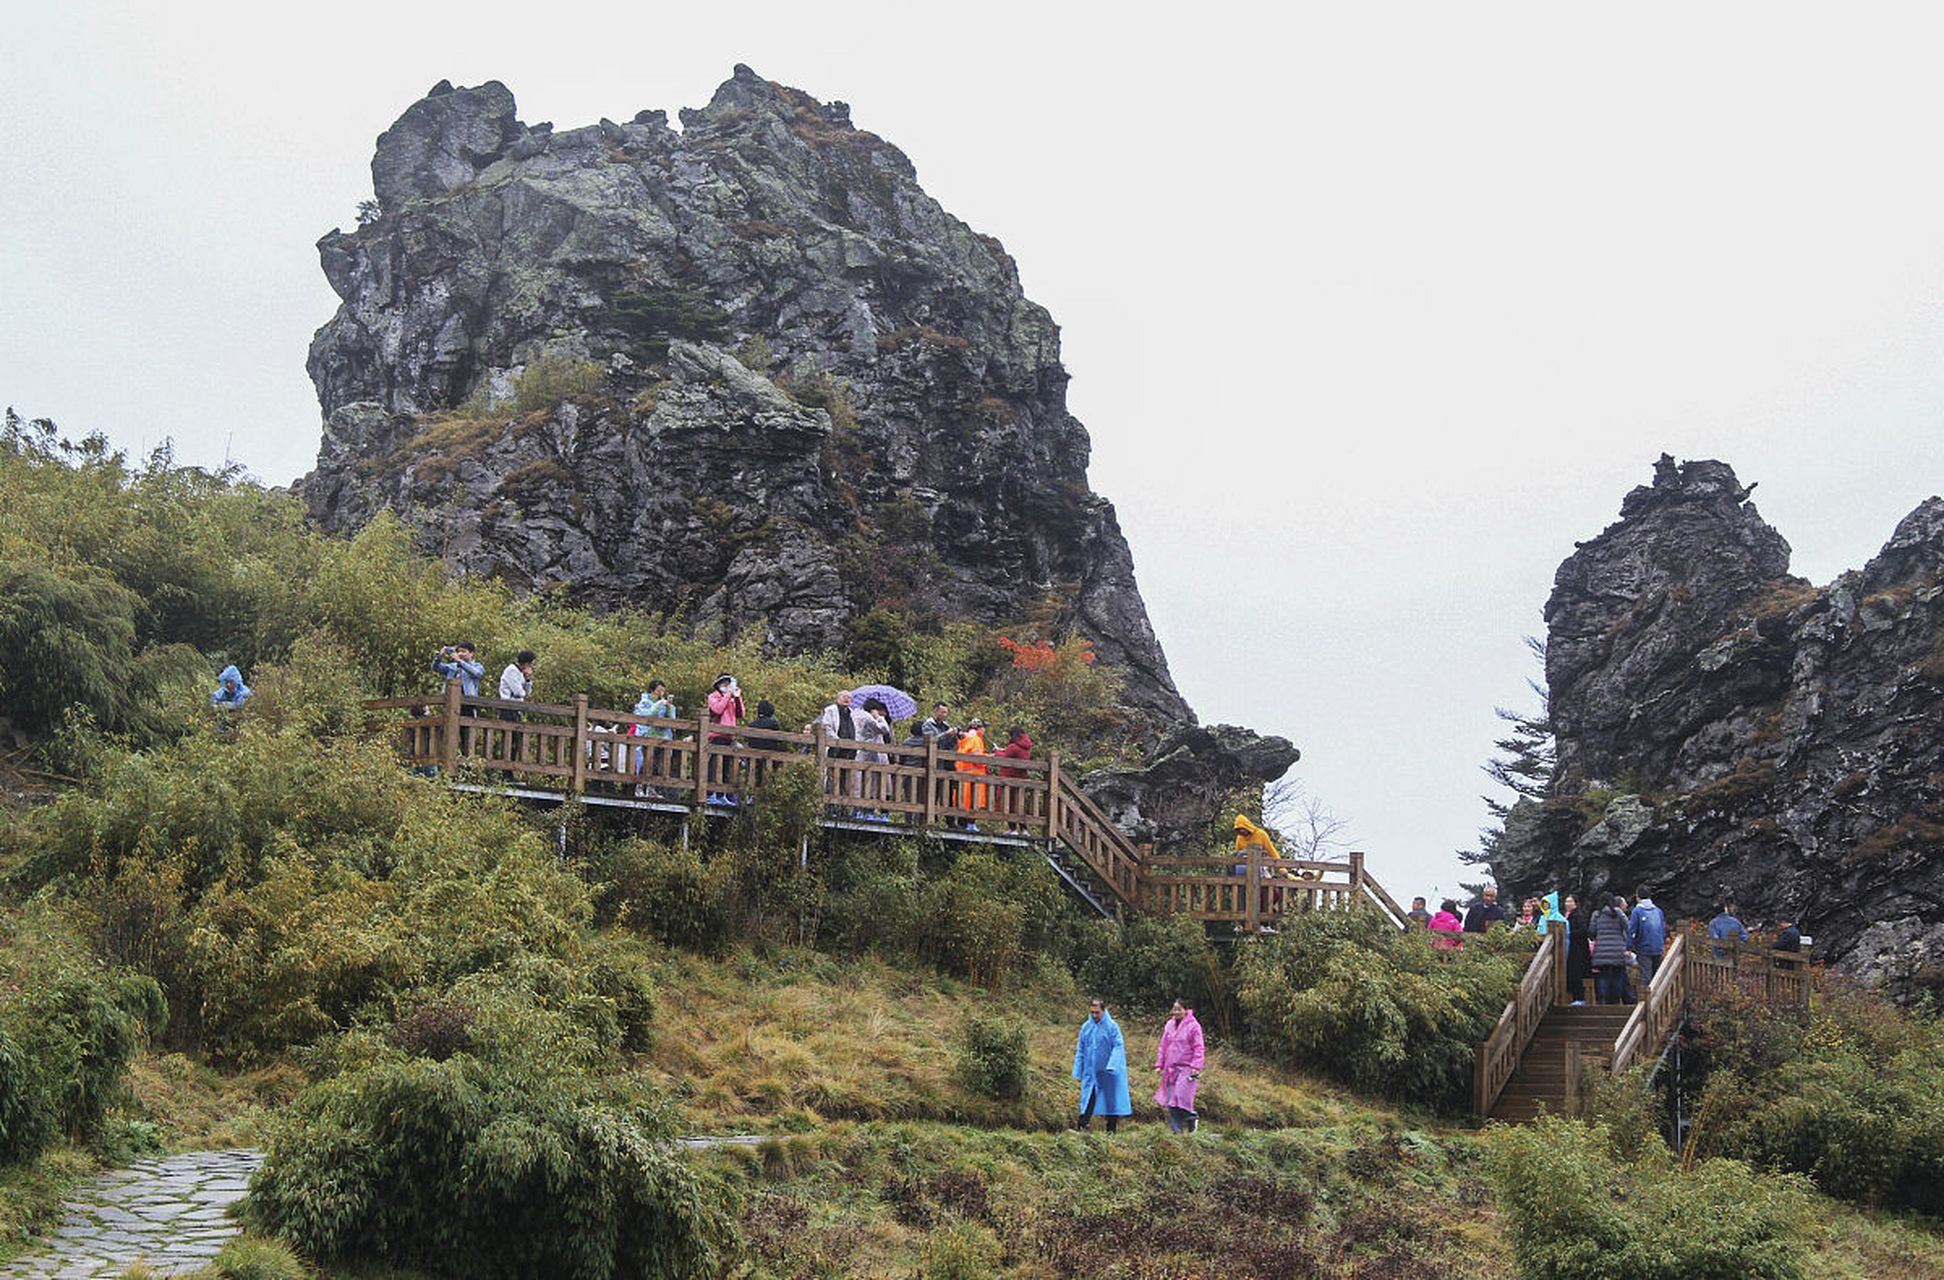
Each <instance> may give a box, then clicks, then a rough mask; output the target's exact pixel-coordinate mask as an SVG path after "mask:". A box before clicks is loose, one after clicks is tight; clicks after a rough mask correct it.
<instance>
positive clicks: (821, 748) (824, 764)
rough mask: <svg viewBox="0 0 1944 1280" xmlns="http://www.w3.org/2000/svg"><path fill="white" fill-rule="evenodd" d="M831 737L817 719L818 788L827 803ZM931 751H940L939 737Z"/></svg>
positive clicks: (933, 740) (934, 752) (828, 798)
mask: <svg viewBox="0 0 1944 1280" xmlns="http://www.w3.org/2000/svg"><path fill="white" fill-rule="evenodd" d="M829 738H830V733H829V731H828V730H826V729H825V728H824V723H823V721H821V720H819V721H817V743H816V747H815V754H816V760H817V790H818V791H820V792H821V793H822V794H823V798H824V803H825V804H829V803H830V781H831V778H830V744H829ZM931 751H932V754H934V755H936V754H937V752H938V739H936V738H933V739H932V745H931Z"/></svg>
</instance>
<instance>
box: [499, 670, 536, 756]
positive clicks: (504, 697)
mask: <svg viewBox="0 0 1944 1280" xmlns="http://www.w3.org/2000/svg"><path fill="white" fill-rule="evenodd" d="M534 661H535V658H534V653H533V650H531V649H522V650H520V651H519V652H518V653H517V654H515V655H514V656H513V661H511V662H509V663H507V664H506V670H504V671H502V672H500V682H499V696H500V700H501V701H502V702H526V701H528V700H530V699H531V698H532V697H533V663H534ZM500 719H502V720H513V721H518V720H519V719H520V713H519V712H518V711H515V710H513V709H512V708H511V707H501V708H500ZM509 736H510V741H509V742H508V744H507V745H508V747H509V751H508V758H509V759H513V760H524V759H526V756H525V754H524V752H523V748H524V747H525V746H526V743H525V741H524V740H523V736H524V735H521V734H518V733H515V734H512V735H509Z"/></svg>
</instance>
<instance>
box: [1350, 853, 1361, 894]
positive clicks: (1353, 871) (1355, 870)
mask: <svg viewBox="0 0 1944 1280" xmlns="http://www.w3.org/2000/svg"><path fill="white" fill-rule="evenodd" d="M1363 859H1364V856H1363V853H1362V851H1361V850H1357V849H1352V850H1351V851H1350V901H1351V903H1352V905H1354V904H1355V903H1356V901H1357V900H1358V899H1359V898H1361V897H1363V882H1364V868H1363Z"/></svg>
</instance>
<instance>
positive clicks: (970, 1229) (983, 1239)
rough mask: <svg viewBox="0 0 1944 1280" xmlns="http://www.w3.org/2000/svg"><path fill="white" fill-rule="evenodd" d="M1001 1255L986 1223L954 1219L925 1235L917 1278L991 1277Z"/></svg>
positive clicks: (996, 1271)
mask: <svg viewBox="0 0 1944 1280" xmlns="http://www.w3.org/2000/svg"><path fill="white" fill-rule="evenodd" d="M1004 1255H1005V1251H1004V1250H1003V1249H1002V1248H1001V1247H1000V1244H999V1238H998V1237H997V1236H995V1235H993V1233H992V1229H991V1228H990V1227H986V1226H982V1225H980V1224H979V1223H976V1222H972V1223H965V1222H955V1223H953V1224H951V1225H950V1226H948V1227H943V1228H941V1229H939V1230H937V1231H933V1232H931V1233H930V1234H928V1235H927V1236H926V1237H925V1244H924V1249H923V1261H922V1262H921V1263H920V1265H919V1269H918V1276H919V1280H994V1278H995V1277H997V1276H1000V1275H1003V1274H1004V1272H1003V1271H1001V1269H1000V1265H999V1264H1000V1262H1001V1261H1002V1260H1003V1258H1004Z"/></svg>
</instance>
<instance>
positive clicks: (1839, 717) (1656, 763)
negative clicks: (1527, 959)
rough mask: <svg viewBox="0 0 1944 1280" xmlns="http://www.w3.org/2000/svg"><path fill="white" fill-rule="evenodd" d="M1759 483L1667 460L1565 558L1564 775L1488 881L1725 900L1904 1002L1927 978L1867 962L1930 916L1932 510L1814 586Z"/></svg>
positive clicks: (1938, 754)
mask: <svg viewBox="0 0 1944 1280" xmlns="http://www.w3.org/2000/svg"><path fill="white" fill-rule="evenodd" d="M1750 488H1752V486H1748V487H1743V486H1742V485H1740V484H1739V483H1738V482H1737V481H1736V479H1735V474H1734V472H1733V471H1732V470H1731V469H1730V468H1729V467H1728V466H1726V465H1725V464H1723V463H1720V462H1688V463H1682V464H1679V465H1676V464H1675V462H1674V460H1673V459H1672V458H1669V457H1666V456H1663V457H1662V458H1661V460H1660V462H1659V463H1658V464H1657V465H1656V467H1655V473H1654V481H1653V484H1652V485H1650V486H1643V487H1641V488H1638V489H1635V490H1634V491H1633V492H1632V493H1631V494H1629V495H1628V496H1627V499H1626V502H1625V504H1624V505H1623V506H1622V508H1621V518H1620V520H1619V521H1618V522H1617V523H1616V524H1614V525H1612V526H1610V527H1609V528H1608V529H1607V530H1606V531H1605V532H1603V533H1601V534H1600V535H1599V537H1597V538H1595V539H1593V540H1592V541H1591V542H1587V543H1584V544H1582V545H1581V546H1580V547H1579V549H1578V550H1576V551H1575V552H1574V554H1573V555H1572V556H1571V557H1569V558H1568V559H1567V560H1566V562H1565V563H1564V564H1562V565H1561V566H1560V569H1559V573H1558V575H1557V576H1556V578H1555V579H1554V587H1553V593H1552V597H1551V599H1550V600H1549V601H1548V602H1547V605H1546V621H1547V628H1548V630H1547V650H1546V677H1547V684H1548V687H1549V694H1550V710H1551V716H1552V723H1553V729H1554V732H1555V735H1556V738H1557V746H1558V767H1557V770H1556V774H1555V778H1554V782H1553V787H1552V794H1551V796H1550V797H1549V798H1548V799H1546V800H1544V801H1525V802H1522V803H1521V804H1520V805H1519V806H1517V807H1516V808H1515V809H1514V810H1513V812H1512V813H1511V814H1510V815H1509V816H1508V820H1507V823H1506V828H1505V836H1504V839H1503V840H1501V841H1500V844H1499V847H1498V849H1497V850H1496V854H1495V857H1494V860H1493V870H1494V872H1495V874H1496V875H1497V876H1498V877H1499V878H1500V879H1501V880H1502V881H1503V882H1504V883H1506V884H1507V885H1508V886H1509V887H1511V888H1512V890H1513V891H1514V893H1515V894H1518V893H1524V892H1526V891H1527V890H1529V889H1534V888H1542V887H1543V888H1550V887H1552V886H1553V885H1554V884H1557V883H1562V882H1563V883H1564V884H1565V885H1566V886H1567V887H1568V888H1584V889H1586V890H1592V891H1606V892H1626V893H1631V892H1633V890H1634V889H1635V888H1636V887H1637V886H1639V885H1642V884H1644V885H1647V886H1649V887H1651V888H1652V890H1653V892H1654V896H1655V900H1656V901H1657V902H1659V903H1661V904H1662V905H1663V906H1665V907H1668V908H1670V909H1671V910H1673V911H1675V912H1677V913H1679V914H1683V915H1689V916H1702V917H1705V916H1709V915H1712V914H1713V913H1714V911H1715V910H1716V909H1717V908H1718V907H1719V905H1720V904H1721V903H1722V902H1723V901H1724V900H1728V899H1732V900H1734V901H1736V902H1737V903H1738V904H1739V905H1740V907H1741V908H1742V912H1743V915H1744V917H1745V918H1756V919H1763V920H1769V919H1775V918H1778V917H1782V916H1787V917H1790V918H1793V919H1795V920H1796V921H1798V922H1799V923H1800V924H1801V925H1802V928H1803V930H1804V932H1806V933H1809V934H1811V935H1812V936H1814V937H1815V938H1816V939H1817V943H1818V948H1819V950H1821V951H1823V952H1824V953H1825V954H1827V955H1830V956H1832V957H1835V958H1838V959H1843V960H1845V961H1846V962H1847V963H1848V964H1849V965H1850V966H1851V967H1852V968H1856V969H1858V970H1859V971H1864V972H1869V973H1873V974H1878V973H1880V974H1883V975H1886V976H1889V977H1891V978H1894V980H1895V982H1896V983H1897V984H1899V990H1900V991H1904V990H1908V989H1910V986H1911V984H1912V983H1913V982H1920V981H1932V980H1935V978H1936V977H1937V976H1938V974H1939V972H1940V971H1939V970H1938V969H1936V968H1932V969H1931V970H1929V971H1928V974H1929V976H1928V977H1924V978H1919V977H1918V976H1916V975H1918V974H1919V972H1920V970H1921V969H1922V966H1919V965H1913V964H1912V963H1909V962H1908V961H1909V957H1907V956H1905V957H1903V958H1902V959H1897V958H1895V957H1890V958H1887V959H1883V960H1881V961H1880V960H1879V952H1884V953H1885V954H1886V955H1887V953H1888V951H1889V950H1895V949H1896V948H1905V949H1907V948H1908V947H1909V945H1910V942H1909V939H1910V938H1919V939H1921V938H1923V937H1929V936H1931V935H1932V932H1933V931H1934V930H1936V929H1938V928H1940V927H1944V502H1940V501H1939V500H1938V499H1936V498H1931V499H1928V500H1927V501H1925V502H1924V503H1923V504H1922V505H1920V506H1919V507H1918V508H1917V509H1916V511H1914V512H1913V513H1912V514H1911V515H1910V516H1909V517H1907V518H1906V519H1905V520H1904V521H1903V522H1902V523H1901V524H1900V525H1899V526H1898V528H1897V531H1896V533H1895V535H1894V536H1893V537H1892V538H1891V540H1890V542H1889V543H1888V544H1887V545H1886V546H1885V547H1884V549H1883V551H1882V552H1881V553H1880V554H1879V555H1878V556H1877V557H1876V558H1874V559H1873V560H1871V561H1870V563H1869V565H1867V566H1866V567H1865V568H1863V569H1862V570H1858V571H1852V572H1849V573H1846V574H1844V575H1842V576H1841V577H1839V578H1838V579H1837V580H1836V581H1835V582H1833V583H1831V584H1830V585H1829V586H1828V587H1825V588H1823V589H1821V590H1818V589H1816V588H1814V587H1812V586H1811V585H1810V584H1808V583H1807V582H1805V581H1804V580H1802V579H1800V578H1796V577H1792V576H1791V575H1790V574H1789V572H1788V564H1789V548H1788V544H1787V543H1786V542H1784V541H1783V539H1782V537H1781V535H1780V534H1778V533H1776V531H1775V530H1774V529H1772V528H1770V527H1769V525H1768V524H1767V523H1766V522H1764V521H1763V520H1762V518H1761V516H1760V515H1759V514H1758V513H1757V512H1756V510H1755V508H1754V506H1753V505H1752V504H1751V503H1749V502H1748V501H1747V497H1748V493H1749V489H1750ZM1602 806H1603V807H1602ZM1890 926H1894V929H1893V930H1892V932H1894V933H1895V938H1894V939H1893V938H1892V936H1891V933H1886V932H1885V931H1884V930H1885V928H1887V927H1890ZM1906 934H1907V935H1909V937H1908V938H1906V937H1905V935H1906ZM1893 941H1894V942H1895V943H1896V946H1895V947H1892V946H1891V943H1892V942H1893ZM1880 944H1881V945H1880Z"/></svg>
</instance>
